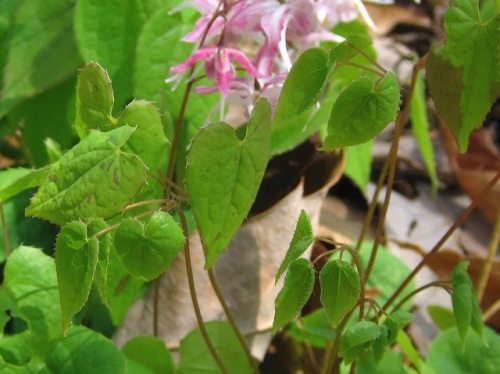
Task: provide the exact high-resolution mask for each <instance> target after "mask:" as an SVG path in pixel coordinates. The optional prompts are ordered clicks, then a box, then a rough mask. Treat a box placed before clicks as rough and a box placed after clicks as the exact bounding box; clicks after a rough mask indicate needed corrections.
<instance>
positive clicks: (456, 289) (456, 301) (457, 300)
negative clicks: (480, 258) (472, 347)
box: [451, 261, 483, 348]
mask: <svg viewBox="0 0 500 374" xmlns="http://www.w3.org/2000/svg"><path fill="white" fill-rule="evenodd" d="M468 265H469V263H468V262H467V261H463V262H461V263H459V264H458V265H457V266H456V267H455V269H453V273H452V275H451V282H452V285H453V294H452V295H451V301H452V304H453V314H454V315H455V322H456V326H457V329H458V333H459V334H460V339H461V340H462V348H465V346H464V344H465V339H466V337H467V333H468V331H469V327H472V329H473V330H474V331H475V332H476V333H477V334H478V336H479V337H481V338H483V323H482V318H481V308H480V307H479V303H478V301H477V297H476V294H475V292H474V289H473V287H472V282H471V280H470V278H469V275H468V274H467V267H468Z"/></svg>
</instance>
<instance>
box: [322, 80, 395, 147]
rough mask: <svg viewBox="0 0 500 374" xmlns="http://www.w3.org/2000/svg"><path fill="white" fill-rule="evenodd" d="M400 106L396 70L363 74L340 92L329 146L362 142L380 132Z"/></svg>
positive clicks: (332, 119)
mask: <svg viewBox="0 0 500 374" xmlns="http://www.w3.org/2000/svg"><path fill="white" fill-rule="evenodd" d="M398 107H399V85H398V81H397V79H396V76H395V75H394V74H393V73H390V72H389V73H387V74H386V75H385V76H384V77H383V78H381V79H378V80H376V79H375V78H373V77H368V76H363V77H361V78H359V79H357V80H355V81H354V82H352V83H351V84H350V85H349V86H347V87H346V88H345V89H344V90H343V91H342V92H341V93H340V95H339V97H338V98H337V100H336V101H335V104H333V108H332V112H331V114H330V120H329V121H328V135H327V137H326V139H325V144H324V148H325V149H327V150H330V149H334V148H340V147H346V146H350V145H356V144H361V143H364V142H367V141H369V140H370V139H373V138H374V137H375V136H377V135H378V134H379V133H380V132H381V131H382V130H383V129H384V128H385V127H386V126H387V125H388V124H389V122H390V121H392V120H394V119H395V118H396V113H397V110H398Z"/></svg>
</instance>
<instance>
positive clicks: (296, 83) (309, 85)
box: [273, 48, 329, 127]
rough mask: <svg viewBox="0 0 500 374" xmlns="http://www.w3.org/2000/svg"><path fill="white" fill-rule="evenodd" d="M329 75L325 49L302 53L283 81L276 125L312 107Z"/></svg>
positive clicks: (275, 113) (277, 107)
mask: <svg viewBox="0 0 500 374" xmlns="http://www.w3.org/2000/svg"><path fill="white" fill-rule="evenodd" d="M328 74H329V65H328V54H327V53H326V51H324V50H323V49H319V48H314V49H309V50H307V51H305V52H304V53H302V55H300V57H299V58H298V60H297V61H296V62H295V63H294V64H293V66H292V69H291V70H290V73H289V74H288V76H287V78H286V80H285V83H284V84H283V89H282V90H281V94H280V97H279V99H278V103H277V104H276V110H275V112H274V118H273V127H279V126H283V125H286V124H287V123H288V122H290V121H292V120H293V119H295V118H296V117H298V116H299V115H301V114H302V113H304V112H305V111H306V110H307V109H309V108H310V107H312V106H313V105H314V104H315V103H316V102H317V101H318V99H319V97H320V96H321V93H322V92H323V88H324V86H325V83H326V80H327V78H328Z"/></svg>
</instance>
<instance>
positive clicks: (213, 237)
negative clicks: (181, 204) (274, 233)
mask: <svg viewBox="0 0 500 374" xmlns="http://www.w3.org/2000/svg"><path fill="white" fill-rule="evenodd" d="M270 134H271V129H270V106H269V103H268V102H267V101H266V100H259V101H258V102H257V104H256V106H255V108H254V109H253V111H252V117H251V118H250V122H249V124H248V127H247V134H246V137H245V139H238V137H237V136H236V134H235V131H234V129H233V128H232V127H231V126H229V125H227V124H225V123H215V124H212V125H209V126H207V127H205V128H203V129H202V130H200V132H199V133H198V135H196V137H195V138H194V139H193V142H192V144H191V147H190V148H189V153H188V160H187V170H186V189H187V192H188V196H189V203H190V204H191V208H192V210H193V214H194V217H195V219H196V223H197V225H198V230H199V232H200V235H201V239H202V241H203V246H204V249H205V255H206V263H205V267H206V268H207V269H209V268H211V267H212V266H213V264H214V262H215V260H216V259H217V257H218V256H219V255H220V253H222V252H223V251H224V250H225V248H226V247H227V245H228V243H229V240H230V239H231V237H232V236H233V234H234V232H235V231H236V230H237V229H238V227H239V226H240V225H241V223H242V222H243V220H244V219H245V217H246V215H247V214H248V212H249V210H250V208H251V206H252V204H253V202H254V200H255V196H256V195H257V191H258V189H259V186H260V183H261V181H262V178H263V176H264V172H265V169H266V165H267V162H268V160H269V148H270V137H271V136H270Z"/></svg>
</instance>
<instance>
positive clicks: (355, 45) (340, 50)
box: [328, 34, 372, 72]
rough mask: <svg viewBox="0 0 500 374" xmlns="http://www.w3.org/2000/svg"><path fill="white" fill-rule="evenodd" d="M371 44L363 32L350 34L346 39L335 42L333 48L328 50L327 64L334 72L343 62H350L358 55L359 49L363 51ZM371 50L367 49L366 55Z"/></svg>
mask: <svg viewBox="0 0 500 374" xmlns="http://www.w3.org/2000/svg"><path fill="white" fill-rule="evenodd" d="M371 45H372V41H371V39H370V37H369V36H368V35H363V34H350V35H349V36H348V37H347V38H346V40H344V41H343V42H341V43H339V44H337V45H336V46H335V47H334V48H332V49H331V50H330V52H329V56H328V59H329V64H330V65H331V66H332V71H333V72H335V71H336V70H338V69H339V68H340V67H341V66H342V65H343V64H345V63H348V62H350V61H351V60H353V59H354V58H355V57H358V56H360V55H361V54H360V52H359V51H363V52H364V53H367V51H365V50H366V49H369V47H370V46H371ZM370 52H371V51H368V53H367V54H368V55H370V54H371V53H370Z"/></svg>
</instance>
